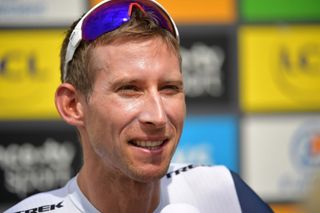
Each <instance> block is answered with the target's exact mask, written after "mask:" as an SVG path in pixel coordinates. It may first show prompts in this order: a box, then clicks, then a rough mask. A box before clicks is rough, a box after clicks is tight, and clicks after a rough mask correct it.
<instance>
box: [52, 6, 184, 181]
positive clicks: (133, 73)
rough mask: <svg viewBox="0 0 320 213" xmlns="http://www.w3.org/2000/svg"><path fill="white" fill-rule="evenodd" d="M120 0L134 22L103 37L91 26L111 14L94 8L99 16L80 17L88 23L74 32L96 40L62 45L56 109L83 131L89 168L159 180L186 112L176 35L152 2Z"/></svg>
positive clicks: (178, 134) (178, 136) (124, 175)
mask: <svg viewBox="0 0 320 213" xmlns="http://www.w3.org/2000/svg"><path fill="white" fill-rule="evenodd" d="M116 2H118V3H122V2H126V3H125V6H124V8H126V9H125V10H124V11H126V13H127V14H130V18H129V21H126V23H124V24H122V25H120V26H119V27H118V28H116V29H115V30H113V31H110V32H103V33H102V34H101V35H100V33H101V32H100V29H98V31H99V32H100V33H99V32H98V33H97V32H95V31H93V32H91V31H92V30H93V29H95V28H92V26H98V27H99V26H100V25H103V24H102V23H100V24H99V22H101V21H102V22H104V21H105V20H104V18H105V17H107V18H108V17H109V15H110V11H109V10H108V11H107V12H109V13H106V11H103V10H102V12H101V11H100V12H99V11H98V12H95V11H91V13H93V14H96V15H97V14H98V17H95V16H93V18H92V20H90V19H89V20H86V19H81V20H80V22H79V23H81V22H83V23H85V24H83V25H84V26H82V25H79V24H78V25H77V26H76V27H75V30H77V29H78V30H79V29H81V30H82V31H83V32H86V33H89V34H90V33H93V35H84V34H82V37H85V36H88V38H91V37H90V36H92V37H93V38H94V39H93V40H90V39H88V40H87V41H85V40H83V39H80V40H79V39H77V36H79V35H77V34H75V35H72V34H74V32H75V30H73V33H69V35H68V37H69V36H70V35H71V39H70V41H69V39H66V40H65V41H64V44H63V50H62V54H61V58H62V64H61V69H62V82H63V83H62V84H61V85H60V87H59V88H58V90H57V92H56V106H57V108H58V111H59V113H60V115H61V116H62V117H63V119H64V120H65V121H66V122H67V123H69V124H71V125H74V126H76V127H77V129H78V131H79V133H80V137H81V141H82V146H83V153H84V161H85V164H84V165H85V166H87V169H88V170H92V169H93V168H94V170H93V172H94V171H100V172H101V171H104V172H106V173H108V174H114V175H117V177H126V178H128V177H129V178H130V179H132V180H136V181H140V182H148V181H152V180H158V179H159V178H160V177H161V176H163V175H164V174H165V172H166V170H167V168H168V165H169V162H170V160H171V157H172V155H173V153H174V150H175V148H176V146H177V144H178V141H179V138H180V136H181V132H182V128H183V121H184V116H185V110H186V109H185V100H184V92H183V79H182V72H181V65H180V64H181V59H180V55H179V50H178V47H179V45H178V32H177V31H176V27H175V25H174V23H173V22H171V18H170V17H167V15H165V13H164V11H162V13H164V14H163V15H161V14H160V12H159V11H154V10H151V9H150V8H152V7H157V5H156V4H155V3H154V2H153V1H147V0H138V1H119V0H117V1H113V3H112V6H113V7H115V5H116ZM128 2H129V3H128ZM127 3H128V4H127ZM137 3H138V4H137ZM107 4H108V3H107ZM145 4H147V6H144V7H143V5H145ZM101 5H102V7H104V6H105V5H104V4H103V3H102V4H101ZM126 5H127V6H126ZM151 6H152V7H151ZM149 7H150V8H149ZM148 8H149V9H148ZM159 10H162V9H161V8H159ZM89 13H90V12H89ZM118 13H119V11H117V12H116V13H115V14H113V16H112V17H113V18H117V17H118V15H119V14H118ZM87 14H88V13H87ZM87 14H86V15H85V16H84V17H92V16H91V15H87ZM111 14H112V13H111ZM160 15H161V16H160ZM109 21H110V20H107V21H106V22H107V23H109ZM96 22H98V23H96ZM162 22H163V23H162ZM112 23H114V20H113V22H112ZM89 24H92V26H91V25H90V26H89ZM109 24H110V23H109ZM90 27H91V28H90ZM107 28H108V27H107ZM97 35H98V36H97ZM74 38H75V39H74ZM70 45H71V46H70Z"/></svg>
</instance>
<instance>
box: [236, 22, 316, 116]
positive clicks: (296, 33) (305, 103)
mask: <svg viewBox="0 0 320 213" xmlns="http://www.w3.org/2000/svg"><path fill="white" fill-rule="evenodd" d="M319 38H320V26H278V27H271V26H270V27H268V26H245V27H241V28H240V30H239V77H240V104H241V107H242V109H243V110H244V111H245V112H260V111H270V112H271V111H314V110H319V109H320V96H319V94H320V39H319Z"/></svg>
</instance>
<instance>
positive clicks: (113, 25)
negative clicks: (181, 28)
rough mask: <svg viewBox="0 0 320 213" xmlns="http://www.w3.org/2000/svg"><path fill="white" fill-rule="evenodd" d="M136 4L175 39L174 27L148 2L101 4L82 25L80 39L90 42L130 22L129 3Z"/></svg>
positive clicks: (159, 10) (140, 0)
mask: <svg viewBox="0 0 320 213" xmlns="http://www.w3.org/2000/svg"><path fill="white" fill-rule="evenodd" d="M132 2H137V3H139V4H140V5H141V6H142V7H143V9H144V10H145V11H146V12H147V13H148V14H150V15H151V16H152V18H153V19H154V20H155V21H156V22H157V24H158V25H159V26H160V27H162V28H164V29H166V30H168V31H170V32H171V33H172V34H173V35H174V36H175V37H176V36H177V35H176V34H175V30H174V27H173V25H172V23H171V21H170V19H169V17H168V16H167V15H166V13H165V12H163V11H162V10H161V9H160V8H158V7H157V6H156V5H154V3H152V2H149V1H143V0H138V1H119V0H118V1H110V2H106V3H105V4H102V5H101V6H100V7H98V8H96V9H95V10H94V11H92V12H91V13H90V15H88V16H87V17H86V18H85V19H84V20H83V24H82V39H83V40H86V41H92V40H95V39H96V38H98V37H99V36H101V35H102V34H104V33H107V32H111V31H113V30H115V29H117V28H119V27H120V26H121V25H123V24H124V23H126V22H127V21H129V20H130V15H129V6H130V3H132Z"/></svg>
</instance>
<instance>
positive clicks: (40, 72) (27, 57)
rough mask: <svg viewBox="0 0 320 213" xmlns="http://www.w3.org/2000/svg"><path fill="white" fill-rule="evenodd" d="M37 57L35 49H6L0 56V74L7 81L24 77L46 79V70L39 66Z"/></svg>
mask: <svg viewBox="0 0 320 213" xmlns="http://www.w3.org/2000/svg"><path fill="white" fill-rule="evenodd" d="M38 60H39V57H37V54H36V53H35V51H32V50H30V51H21V50H8V51H7V52H5V53H3V54H2V55H1V56H0V76H1V78H4V79H6V80H8V81H13V82H15V81H21V80H24V79H25V78H28V79H30V80H35V81H42V80H45V79H46V77H47V76H46V73H48V70H46V69H45V68H43V67H41V68H40V67H39V65H38V62H39V61H38Z"/></svg>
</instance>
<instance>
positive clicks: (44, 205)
mask: <svg viewBox="0 0 320 213" xmlns="http://www.w3.org/2000/svg"><path fill="white" fill-rule="evenodd" d="M67 196H68V190H67V187H66V186H65V187H63V188H60V189H55V190H51V191H47V192H41V193H38V194H35V195H32V196H30V197H27V198H26V199H24V200H22V201H21V202H19V203H17V204H16V205H14V206H13V207H11V208H10V209H8V210H6V211H5V212H4V213H14V212H18V213H27V212H50V211H54V210H58V209H59V210H63V209H64V208H65V207H66V199H67Z"/></svg>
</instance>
